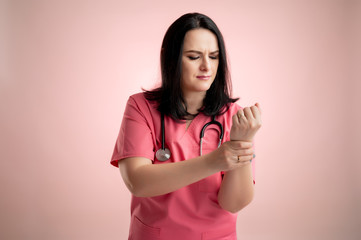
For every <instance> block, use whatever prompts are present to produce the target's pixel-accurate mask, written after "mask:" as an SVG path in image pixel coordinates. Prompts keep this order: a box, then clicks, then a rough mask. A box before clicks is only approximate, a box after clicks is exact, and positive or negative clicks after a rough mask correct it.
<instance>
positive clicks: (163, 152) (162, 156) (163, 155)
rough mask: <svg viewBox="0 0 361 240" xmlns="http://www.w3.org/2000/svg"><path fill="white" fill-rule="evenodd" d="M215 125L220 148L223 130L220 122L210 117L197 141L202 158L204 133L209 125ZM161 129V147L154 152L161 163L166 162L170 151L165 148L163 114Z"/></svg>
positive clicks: (162, 114)
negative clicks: (218, 130) (218, 132)
mask: <svg viewBox="0 0 361 240" xmlns="http://www.w3.org/2000/svg"><path fill="white" fill-rule="evenodd" d="M212 124H215V125H217V126H218V128H219V129H220V130H221V133H220V135H219V142H218V147H219V146H221V143H222V139H223V136H224V130H223V126H222V124H221V123H220V122H218V121H216V120H215V116H212V120H211V121H210V122H208V123H206V124H204V126H203V127H202V130H201V132H200V134H199V137H200V141H199V155H200V156H202V148H203V137H204V133H205V131H206V129H207V127H209V126H210V125H212ZM161 129H162V147H161V148H160V149H158V150H157V152H156V158H157V159H158V160H159V161H161V162H164V161H167V160H168V159H169V158H170V156H171V153H170V150H169V149H168V148H166V147H165V126H164V113H161Z"/></svg>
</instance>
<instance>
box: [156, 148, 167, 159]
mask: <svg viewBox="0 0 361 240" xmlns="http://www.w3.org/2000/svg"><path fill="white" fill-rule="evenodd" d="M155 156H156V158H157V159H158V161H161V162H165V161H167V160H168V159H169V158H170V151H169V149H168V148H164V149H162V148H161V149H158V150H157V152H156V153H155Z"/></svg>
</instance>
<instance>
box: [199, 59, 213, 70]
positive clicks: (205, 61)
mask: <svg viewBox="0 0 361 240" xmlns="http://www.w3.org/2000/svg"><path fill="white" fill-rule="evenodd" d="M210 68H211V63H210V61H209V59H208V58H203V59H202V63H201V65H200V70H201V71H208V70H209V69H210Z"/></svg>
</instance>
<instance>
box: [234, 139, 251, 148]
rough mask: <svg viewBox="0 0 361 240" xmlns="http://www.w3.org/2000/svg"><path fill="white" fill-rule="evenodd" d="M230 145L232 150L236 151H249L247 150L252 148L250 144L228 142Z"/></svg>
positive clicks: (246, 142) (235, 141)
mask: <svg viewBox="0 0 361 240" xmlns="http://www.w3.org/2000/svg"><path fill="white" fill-rule="evenodd" d="M230 144H231V146H232V148H233V149H238V150H241V149H249V148H252V146H253V143H252V142H248V141H237V140H233V141H230Z"/></svg>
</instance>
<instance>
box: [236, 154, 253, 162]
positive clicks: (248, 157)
mask: <svg viewBox="0 0 361 240" xmlns="http://www.w3.org/2000/svg"><path fill="white" fill-rule="evenodd" d="M253 156H254V154H252V155H244V156H238V157H237V161H238V162H250V161H252V159H253V158H254V157H253Z"/></svg>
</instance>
